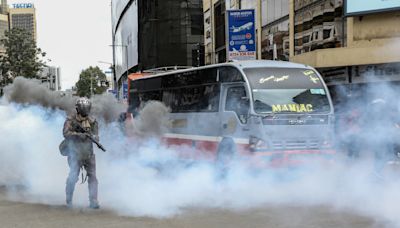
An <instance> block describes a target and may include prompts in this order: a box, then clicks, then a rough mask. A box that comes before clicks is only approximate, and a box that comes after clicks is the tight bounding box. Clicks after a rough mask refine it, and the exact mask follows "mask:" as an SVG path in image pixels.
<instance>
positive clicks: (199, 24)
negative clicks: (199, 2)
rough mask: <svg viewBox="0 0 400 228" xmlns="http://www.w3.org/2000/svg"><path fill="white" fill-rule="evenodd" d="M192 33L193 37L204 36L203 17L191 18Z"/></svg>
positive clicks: (194, 16)
mask: <svg viewBox="0 0 400 228" xmlns="http://www.w3.org/2000/svg"><path fill="white" fill-rule="evenodd" d="M190 25H191V26H190V32H191V34H192V35H203V31H204V29H203V15H202V14H201V15H191V16H190Z"/></svg>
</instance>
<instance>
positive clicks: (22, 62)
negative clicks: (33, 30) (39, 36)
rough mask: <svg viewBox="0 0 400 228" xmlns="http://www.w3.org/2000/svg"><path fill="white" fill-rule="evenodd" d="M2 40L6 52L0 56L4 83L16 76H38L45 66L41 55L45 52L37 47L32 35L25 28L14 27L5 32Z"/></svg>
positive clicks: (0, 67) (9, 81) (0, 68)
mask: <svg viewBox="0 0 400 228" xmlns="http://www.w3.org/2000/svg"><path fill="white" fill-rule="evenodd" d="M4 35H5V38H3V39H1V40H0V43H1V44H2V45H4V48H5V54H4V55H2V56H0V64H1V65H0V70H1V75H2V76H3V77H2V84H3V85H4V84H5V85H6V84H9V83H11V82H12V81H13V80H14V78H15V77H17V76H23V77H26V78H38V77H39V75H38V73H39V71H40V70H41V69H42V68H43V67H44V66H45V63H44V62H43V61H42V60H41V57H44V56H46V53H45V52H42V50H41V49H40V48H38V47H36V42H35V41H34V40H33V38H32V35H31V34H30V33H29V32H28V31H27V30H25V29H21V28H12V29H11V30H10V31H6V32H5V33H4Z"/></svg>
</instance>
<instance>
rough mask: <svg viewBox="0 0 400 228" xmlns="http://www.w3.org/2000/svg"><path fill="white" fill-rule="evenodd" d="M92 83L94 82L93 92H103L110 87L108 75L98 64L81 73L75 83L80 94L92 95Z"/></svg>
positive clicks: (83, 95) (81, 95)
mask: <svg viewBox="0 0 400 228" xmlns="http://www.w3.org/2000/svg"><path fill="white" fill-rule="evenodd" d="M90 84H92V89H93V94H102V93H104V92H105V91H106V90H107V88H108V82H107V77H106V75H105V74H104V73H103V72H102V71H101V70H100V68H99V67H97V66H96V67H92V66H90V67H89V68H87V69H85V70H83V71H82V72H81V74H80V75H79V81H78V82H77V83H76V84H75V86H76V89H77V94H78V96H80V97H91V86H90Z"/></svg>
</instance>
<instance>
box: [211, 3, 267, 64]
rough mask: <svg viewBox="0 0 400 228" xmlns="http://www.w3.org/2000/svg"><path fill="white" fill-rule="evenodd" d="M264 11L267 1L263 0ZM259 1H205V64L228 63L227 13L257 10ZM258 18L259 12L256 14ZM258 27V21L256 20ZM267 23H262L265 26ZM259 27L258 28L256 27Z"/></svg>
mask: <svg viewBox="0 0 400 228" xmlns="http://www.w3.org/2000/svg"><path fill="white" fill-rule="evenodd" d="M261 4H262V7H261V8H262V9H264V10H265V9H266V0H262V3H261ZM256 6H257V0H229V1H228V0H204V1H203V13H204V47H205V63H206V64H213V63H221V62H226V61H227V56H226V55H227V49H226V40H227V37H226V32H227V28H226V22H225V20H226V11H227V10H233V9H256V8H257V7H256ZM256 18H257V12H256ZM255 24H256V25H257V24H258V20H256V23H255ZM264 24H265V22H264V21H263V22H262V25H264ZM256 27H257V26H256Z"/></svg>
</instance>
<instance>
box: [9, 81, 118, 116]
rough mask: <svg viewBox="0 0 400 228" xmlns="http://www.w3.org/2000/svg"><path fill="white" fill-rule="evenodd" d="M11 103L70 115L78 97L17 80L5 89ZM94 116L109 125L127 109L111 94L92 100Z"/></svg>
mask: <svg viewBox="0 0 400 228" xmlns="http://www.w3.org/2000/svg"><path fill="white" fill-rule="evenodd" d="M4 93H5V97H6V99H7V100H8V101H9V102H13V103H18V104H22V105H39V106H42V107H45V108H50V109H60V110H63V111H65V112H67V113H68V114H71V113H73V112H74V111H75V101H76V99H77V97H75V96H72V95H66V94H65V93H64V92H55V91H50V90H49V89H47V88H46V86H44V85H43V84H41V83H40V81H39V80H35V79H26V78H24V77H17V78H15V80H14V82H13V83H12V84H10V85H8V86H6V87H5V88H4ZM92 103H93V104H92V114H93V115H94V116H95V117H96V118H99V119H101V120H104V121H105V122H107V123H109V122H112V121H115V120H116V119H117V118H118V115H119V114H120V113H121V112H123V111H125V110H126V107H125V106H124V105H123V104H121V103H118V102H117V101H116V99H115V98H114V97H113V96H112V95H111V94H101V95H95V96H94V97H93V99H92Z"/></svg>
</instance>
